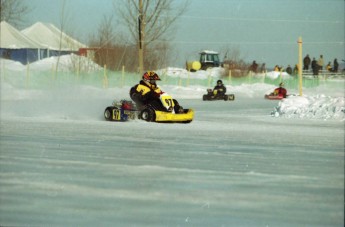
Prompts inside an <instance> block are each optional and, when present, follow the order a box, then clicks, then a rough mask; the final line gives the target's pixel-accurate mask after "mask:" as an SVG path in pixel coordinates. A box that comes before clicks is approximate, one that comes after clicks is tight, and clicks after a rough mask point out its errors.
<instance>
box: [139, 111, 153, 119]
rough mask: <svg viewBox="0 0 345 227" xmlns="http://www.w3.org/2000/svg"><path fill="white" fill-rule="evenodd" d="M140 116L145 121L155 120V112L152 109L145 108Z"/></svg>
mask: <svg viewBox="0 0 345 227" xmlns="http://www.w3.org/2000/svg"><path fill="white" fill-rule="evenodd" d="M140 118H141V119H143V120H144V121H154V120H155V112H154V110H152V109H144V110H142V111H141V112H140Z"/></svg>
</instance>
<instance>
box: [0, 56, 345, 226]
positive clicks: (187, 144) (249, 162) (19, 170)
mask: <svg viewBox="0 0 345 227" xmlns="http://www.w3.org/2000/svg"><path fill="white" fill-rule="evenodd" d="M52 60H53V59H52ZM1 61H2V62H1V66H2V72H4V67H6V69H5V71H6V77H5V78H3V73H2V77H1V103H0V104H1V106H0V107H1V111H0V114H1V115H0V117H1V131H0V133H1V139H0V148H1V152H0V157H1V158H0V225H1V226H23V225H26V226H27V225H29V226H95V225H97V226H344V119H345V117H344V108H345V105H344V80H341V79H340V80H337V81H334V83H332V82H330V83H326V84H322V85H320V86H316V87H312V88H305V89H304V90H303V91H304V93H303V96H302V97H301V96H290V97H288V98H287V99H284V100H283V101H269V100H265V99H264V98H263V96H264V94H265V93H268V92H270V91H271V90H273V88H274V87H275V86H273V85H270V84H265V83H254V84H246V83H243V84H241V85H231V84H229V85H227V88H228V90H229V91H228V93H234V94H235V96H236V99H235V101H233V102H224V101H217V102H204V101H202V100H201V97H202V95H203V94H204V93H205V91H206V89H207V87H205V86H201V85H192V86H184V87H183V86H174V85H168V84H167V85H164V84H162V85H161V87H162V89H163V90H164V91H166V92H167V93H169V94H171V95H172V96H173V97H175V98H176V99H178V100H179V102H180V104H181V105H182V106H184V107H186V108H193V109H194V110H195V119H194V120H193V122H192V123H190V124H159V123H147V122H144V121H140V120H135V121H131V122H125V123H117V122H106V121H104V120H103V111H104V109H105V107H106V106H108V105H110V104H111V102H112V101H113V99H128V98H129V97H128V91H129V88H130V86H129V85H125V86H122V87H111V88H108V89H104V88H100V87H97V86H90V85H82V84H76V83H72V84H70V85H66V83H57V84H55V85H54V86H51V87H42V88H34V89H33V88H31V89H30V88H25V87H23V86H21V85H20V86H19V85H18V84H16V83H15V81H20V82H22V81H23V80H19V79H18V80H10V79H9V78H8V77H9V76H10V75H11V76H13V77H15V76H17V75H21V77H23V75H22V72H25V70H26V67H25V66H22V65H19V64H17V63H14V62H8V61H6V62H4V60H1ZM45 61H46V62H47V59H46V60H45ZM62 61H63V62H64V60H62ZM38 65H41V67H38ZM49 65H51V62H49ZM44 67H45V69H43V68H44ZM30 69H31V70H33V69H34V70H37V71H39V72H45V71H47V73H48V71H50V70H51V66H49V67H48V66H47V65H46V64H43V63H42V62H38V63H36V66H32V67H31V66H30ZM217 70H221V69H214V71H212V72H197V73H198V77H200V78H202V79H204V80H207V78H208V77H209V76H210V75H211V76H212V77H215V78H217V72H216V71H217ZM162 71H163V70H162ZM162 71H161V72H162ZM165 73H166V76H168V77H173V75H175V76H176V74H177V73H179V74H180V76H181V75H183V76H184V77H188V75H187V74H186V73H187V72H184V71H183V69H165ZM205 74H207V75H205ZM34 76H35V75H34V73H31V74H30V77H31V79H32V80H33V78H32V77H34ZM189 76H190V75H189ZM193 76H194V77H196V75H193ZM24 78H25V76H24ZM33 81H34V80H33ZM162 83H164V82H163V81H162ZM339 84H340V86H339ZM289 92H290V93H291V94H297V93H298V89H297V88H292V89H289Z"/></svg>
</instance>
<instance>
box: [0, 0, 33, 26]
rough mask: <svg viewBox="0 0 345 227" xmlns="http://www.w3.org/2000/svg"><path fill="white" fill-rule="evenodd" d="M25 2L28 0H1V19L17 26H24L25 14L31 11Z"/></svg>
mask: <svg viewBox="0 0 345 227" xmlns="http://www.w3.org/2000/svg"><path fill="white" fill-rule="evenodd" d="M25 3H26V1H22V0H1V1H0V18H1V21H6V22H8V23H10V24H11V25H13V26H14V27H17V28H19V27H20V26H23V24H24V22H25V19H24V16H25V15H26V14H28V13H29V12H30V11H31V9H30V8H29V7H28V6H27V5H25Z"/></svg>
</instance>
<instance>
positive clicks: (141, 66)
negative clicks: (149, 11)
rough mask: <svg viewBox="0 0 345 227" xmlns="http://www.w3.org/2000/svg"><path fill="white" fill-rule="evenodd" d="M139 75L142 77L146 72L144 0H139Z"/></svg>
mask: <svg viewBox="0 0 345 227" xmlns="http://www.w3.org/2000/svg"><path fill="white" fill-rule="evenodd" d="M138 24H139V27H138V28H139V73H140V75H142V74H143V72H144V51H143V49H144V42H143V41H144V24H145V23H144V15H143V0H139V17H138Z"/></svg>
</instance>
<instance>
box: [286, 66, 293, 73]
mask: <svg viewBox="0 0 345 227" xmlns="http://www.w3.org/2000/svg"><path fill="white" fill-rule="evenodd" d="M285 71H286V72H287V73H288V74H289V75H292V68H291V66H290V65H288V67H287V68H286V70H285Z"/></svg>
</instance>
